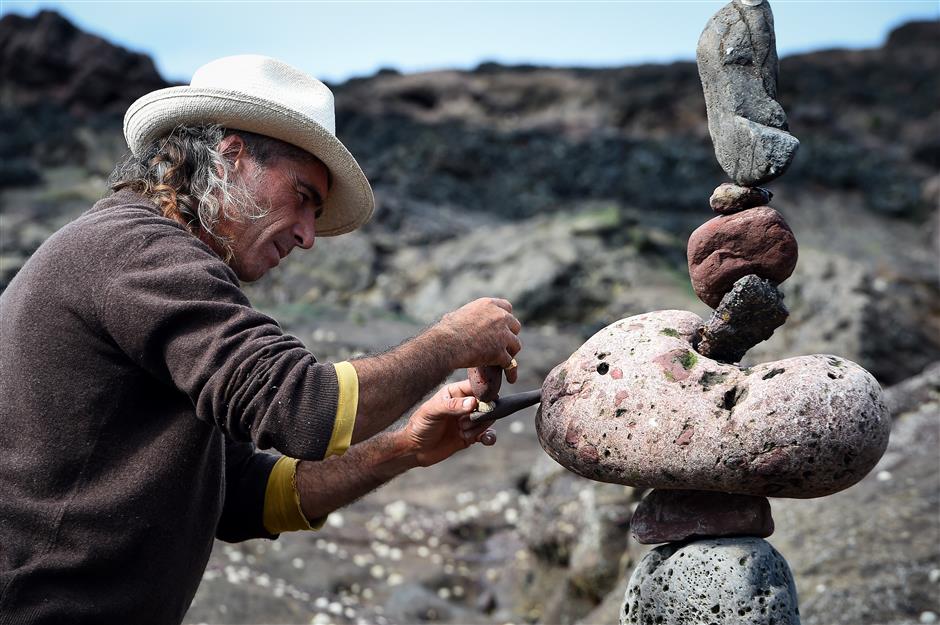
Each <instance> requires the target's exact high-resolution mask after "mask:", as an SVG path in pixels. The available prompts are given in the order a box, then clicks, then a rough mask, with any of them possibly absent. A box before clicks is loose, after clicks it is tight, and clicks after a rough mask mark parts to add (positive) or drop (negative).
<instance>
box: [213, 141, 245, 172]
mask: <svg viewBox="0 0 940 625" xmlns="http://www.w3.org/2000/svg"><path fill="white" fill-rule="evenodd" d="M219 152H220V153H221V154H222V157H223V158H224V159H225V160H227V161H228V162H229V164H230V165H231V166H232V168H233V169H235V170H238V168H239V167H240V166H242V165H243V163H244V159H245V158H246V157H247V156H248V147H247V146H246V145H245V140H244V139H242V138H241V137H240V136H238V135H235V134H232V135H226V136H225V137H224V138H223V139H222V140H221V141H219ZM220 173H221V172H220Z"/></svg>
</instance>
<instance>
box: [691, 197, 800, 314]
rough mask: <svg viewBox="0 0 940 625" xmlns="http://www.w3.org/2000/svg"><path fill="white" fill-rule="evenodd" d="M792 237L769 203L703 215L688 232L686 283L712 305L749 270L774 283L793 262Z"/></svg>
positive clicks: (784, 276)
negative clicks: (715, 214) (767, 204)
mask: <svg viewBox="0 0 940 625" xmlns="http://www.w3.org/2000/svg"><path fill="white" fill-rule="evenodd" d="M797 256H798V252H797V245H796V238H795V237H794V236H793V231H792V230H790V226H788V225H787V222H786V221H784V219H783V216H782V215H781V214H780V213H778V212H777V211H775V210H774V209H772V208H770V207H769V206H759V207H757V208H751V209H748V210H745V211H742V212H740V213H735V214H733V215H721V216H719V217H715V218H714V219H709V220H708V221H706V222H705V223H704V224H702V225H701V226H699V227H698V229H697V230H695V232H693V233H692V236H690V237H689V246H688V262H689V277H690V278H691V279H692V288H694V289H695V293H696V294H697V295H698V296H699V299H701V300H702V301H703V302H705V303H706V304H708V305H709V306H711V307H712V308H715V307H717V306H718V303H719V302H721V298H722V296H723V295H724V294H725V293H727V292H728V291H730V290H731V287H732V286H734V283H735V282H736V281H737V280H738V279H739V278H743V277H744V276H746V275H749V274H756V275H757V276H759V277H761V278H764V279H766V280H770V281H771V282H773V283H775V284H780V283H781V282H783V281H784V280H786V279H787V278H789V277H790V274H792V273H793V269H794V268H795V267H796V260H797Z"/></svg>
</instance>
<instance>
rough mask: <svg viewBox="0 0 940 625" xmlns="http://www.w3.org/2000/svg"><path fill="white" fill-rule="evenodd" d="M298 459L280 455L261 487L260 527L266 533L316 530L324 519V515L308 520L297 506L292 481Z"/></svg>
mask: <svg viewBox="0 0 940 625" xmlns="http://www.w3.org/2000/svg"><path fill="white" fill-rule="evenodd" d="M298 462H300V461H299V460H297V459H296V458H288V457H287V456H281V457H280V458H278V461H277V462H275V463H274V468H273V469H271V475H269V476H268V485H267V487H265V490H264V529H266V530H268V533H269V534H280V533H281V532H296V531H298V530H318V529H320V528H321V527H323V523H324V522H326V517H323V518H322V519H317V520H316V522H315V523H313V524H311V523H310V522H309V521H307V517H305V516H304V513H303V511H302V510H301V508H300V494H299V493H298V492H297V483H296V477H297V463H298Z"/></svg>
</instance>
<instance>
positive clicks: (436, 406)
mask: <svg viewBox="0 0 940 625" xmlns="http://www.w3.org/2000/svg"><path fill="white" fill-rule="evenodd" d="M476 406H477V400H476V399H474V398H473V396H472V395H471V392H470V381H469V380H463V381H461V382H455V383H453V384H448V385H447V386H445V387H443V388H442V389H440V390H439V391H438V392H437V393H435V394H434V396H433V397H432V398H431V399H429V400H428V401H426V402H425V403H424V404H422V405H421V406H420V407H419V408H418V409H417V410H416V411H415V412H414V414H412V415H411V417H410V418H409V419H408V424H407V425H406V426H405V428H404V429H403V430H402V434H403V435H404V436H405V438H406V440H407V441H408V444H409V445H411V446H412V448H413V449H414V454H415V460H416V462H417V464H418V465H419V466H422V467H429V466H431V465H432V464H437V463H438V462H440V461H441V460H444V459H446V458H449V457H450V456H452V455H453V454H455V453H457V452H458V451H460V450H461V449H466V448H467V447H469V446H470V445H472V444H473V443H475V442H481V443H483V444H484V445H492V444H494V443H495V442H496V433H495V432H494V431H493V430H489V429H487V428H489V426H490V425H491V424H492V423H493V422H492V421H483V422H480V423H471V422H470V413H471V412H473V411H474V409H475V408H476Z"/></svg>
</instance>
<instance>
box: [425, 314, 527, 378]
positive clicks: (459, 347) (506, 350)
mask: <svg viewBox="0 0 940 625" xmlns="http://www.w3.org/2000/svg"><path fill="white" fill-rule="evenodd" d="M438 328H439V329H440V330H442V331H444V332H446V334H447V336H448V338H449V339H450V340H449V341H448V345H447V347H449V348H450V349H452V350H453V357H454V368H455V369H460V368H469V367H485V366H487V365H496V366H499V367H502V368H503V369H504V370H506V380H507V381H508V382H509V383H510V384H513V383H515V381H516V378H517V376H518V369H517V368H516V367H514V366H513V357H514V356H515V355H516V354H518V353H519V350H521V349H522V342H520V341H519V336H518V335H519V331H520V330H521V329H522V324H521V323H519V320H518V319H516V318H515V317H514V316H513V314H512V304H510V303H509V302H508V301H506V300H504V299H498V298H493V297H484V298H481V299H478V300H474V301H472V302H470V303H469V304H466V305H465V306H462V307H460V308H458V309H457V310H455V311H454V312H451V313H448V314H446V315H444V318H443V319H441V322H440V323H439V324H438ZM467 392H468V393H469V390H468V391H467Z"/></svg>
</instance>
